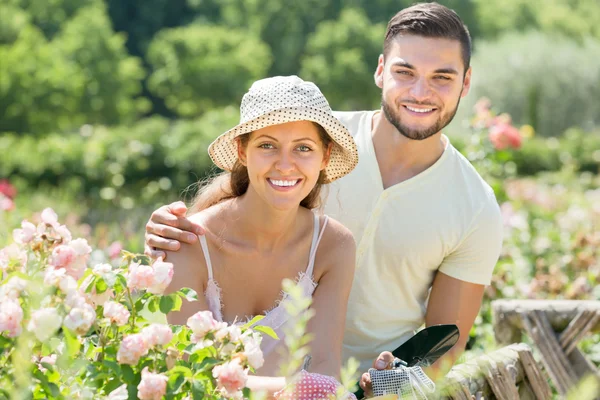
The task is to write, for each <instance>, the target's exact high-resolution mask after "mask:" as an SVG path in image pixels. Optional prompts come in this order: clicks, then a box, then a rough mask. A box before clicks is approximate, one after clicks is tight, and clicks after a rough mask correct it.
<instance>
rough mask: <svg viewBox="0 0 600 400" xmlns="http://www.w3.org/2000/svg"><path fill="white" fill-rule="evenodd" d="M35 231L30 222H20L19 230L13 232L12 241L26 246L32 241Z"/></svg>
mask: <svg viewBox="0 0 600 400" xmlns="http://www.w3.org/2000/svg"><path fill="white" fill-rule="evenodd" d="M36 232H37V229H36V227H35V225H34V224H32V223H31V222H27V221H23V222H21V229H15V230H14V231H13V239H14V240H15V242H17V243H19V244H27V243H29V242H31V241H32V240H33V238H34V237H35V233H36Z"/></svg>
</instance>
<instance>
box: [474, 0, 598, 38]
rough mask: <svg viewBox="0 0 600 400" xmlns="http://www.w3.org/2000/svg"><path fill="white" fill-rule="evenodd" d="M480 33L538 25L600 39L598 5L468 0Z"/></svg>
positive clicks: (587, 0) (584, 0)
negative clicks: (474, 11) (470, 1)
mask: <svg viewBox="0 0 600 400" xmlns="http://www.w3.org/2000/svg"><path fill="white" fill-rule="evenodd" d="M472 1H473V3H475V4H474V6H475V10H476V16H477V19H478V20H479V24H478V28H479V29H480V32H481V34H482V36H484V37H488V38H491V37H495V36H498V35H500V34H502V33H505V32H510V31H515V30H517V31H523V30H526V29H538V30H541V31H543V32H547V33H560V34H564V35H566V36H568V37H572V38H577V39H582V38H585V37H595V38H598V39H600V26H598V23H597V21H598V20H600V6H599V5H598V1H597V0H569V1H564V0H544V2H543V6H541V4H540V3H539V2H532V1H528V0H511V1H489V0H472Z"/></svg>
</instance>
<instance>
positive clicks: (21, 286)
mask: <svg viewBox="0 0 600 400" xmlns="http://www.w3.org/2000/svg"><path fill="white" fill-rule="evenodd" d="M25 288H27V281H26V280H24V279H21V278H19V277H17V276H13V277H12V278H10V279H9V280H8V282H6V283H5V284H4V285H2V286H0V301H5V300H17V299H18V298H19V296H20V295H21V292H22V291H23V290H25Z"/></svg>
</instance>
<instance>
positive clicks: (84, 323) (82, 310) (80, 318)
mask: <svg viewBox="0 0 600 400" xmlns="http://www.w3.org/2000/svg"><path fill="white" fill-rule="evenodd" d="M94 321H96V312H95V311H94V309H93V308H92V306H90V305H89V304H84V305H82V306H81V307H76V308H73V309H72V310H71V311H69V314H68V315H67V316H66V317H65V320H64V322H63V323H64V325H65V326H66V327H67V328H69V329H70V330H72V331H73V332H75V334H77V335H85V334H86V333H87V331H89V330H90V328H91V327H92V325H93V324H94Z"/></svg>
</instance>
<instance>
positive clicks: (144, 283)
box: [127, 263, 154, 290]
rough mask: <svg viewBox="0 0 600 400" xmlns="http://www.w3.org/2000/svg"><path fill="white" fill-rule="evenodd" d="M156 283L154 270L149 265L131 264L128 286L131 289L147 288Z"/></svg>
mask: <svg viewBox="0 0 600 400" xmlns="http://www.w3.org/2000/svg"><path fill="white" fill-rule="evenodd" d="M153 283H154V270H153V269H152V267H151V266H149V265H143V264H138V263H134V264H131V265H130V266H129V274H128V275H127V287H129V289H140V290H143V289H147V288H149V287H150V286H152V284H153Z"/></svg>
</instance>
